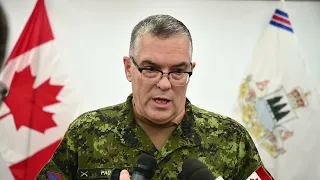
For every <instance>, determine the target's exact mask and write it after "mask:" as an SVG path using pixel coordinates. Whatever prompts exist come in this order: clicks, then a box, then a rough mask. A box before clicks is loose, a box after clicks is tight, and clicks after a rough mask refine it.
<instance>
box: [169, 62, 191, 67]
mask: <svg viewBox="0 0 320 180" xmlns="http://www.w3.org/2000/svg"><path fill="white" fill-rule="evenodd" d="M189 65H190V63H187V62H181V63H179V64H176V65H174V66H173V67H174V68H177V67H188V66H189Z"/></svg>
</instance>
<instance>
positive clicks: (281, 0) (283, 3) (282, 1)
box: [280, 0, 286, 10]
mask: <svg viewBox="0 0 320 180" xmlns="http://www.w3.org/2000/svg"><path fill="white" fill-rule="evenodd" d="M280 7H281V9H282V10H286V9H285V2H284V0H280Z"/></svg>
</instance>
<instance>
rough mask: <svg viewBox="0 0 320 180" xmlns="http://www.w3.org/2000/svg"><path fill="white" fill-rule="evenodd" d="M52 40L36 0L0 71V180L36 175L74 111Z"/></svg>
mask: <svg viewBox="0 0 320 180" xmlns="http://www.w3.org/2000/svg"><path fill="white" fill-rule="evenodd" d="M54 41H55V38H54V36H53V32H52V29H51V26H50V22H49V19H48V15H47V11H46V7H45V2H44V0H38V1H37V3H36V5H35V8H34V9H33V12H32V14H31V16H30V18H29V19H28V21H27V23H26V25H25V27H24V29H23V31H22V33H21V35H20V37H19V39H18V41H17V43H16V44H15V46H14V49H13V50H12V52H11V54H10V56H9V58H8V60H7V61H6V64H5V67H4V70H3V72H2V74H1V81H2V82H3V83H4V84H5V85H7V87H8V88H9V93H8V95H7V96H6V97H5V98H4V103H3V104H2V106H1V109H0V142H1V144H0V168H1V169H0V174H1V178H0V179H6V180H8V179H16V180H20V179H21V180H22V179H23V180H29V179H30V180H31V179H34V178H35V176H36V175H37V173H38V172H39V171H40V169H41V168H42V167H43V166H44V164H45V163H46V162H47V161H48V160H49V158H50V157H51V156H52V154H53V152H54V151H55V149H56V147H57V146H58V144H59V142H60V140H61V138H62V137H63V135H64V133H65V131H66V129H67V128H68V126H69V123H70V122H71V121H72V120H73V119H74V118H75V116H76V115H77V113H78V108H79V102H78V101H77V97H76V94H77V93H75V90H74V89H73V87H72V86H71V81H70V80H69V76H68V73H63V68H61V67H60V65H59V60H60V59H59V55H58V53H57V52H56V51H55V45H54Z"/></svg>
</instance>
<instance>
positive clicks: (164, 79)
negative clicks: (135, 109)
mask: <svg viewBox="0 0 320 180" xmlns="http://www.w3.org/2000/svg"><path fill="white" fill-rule="evenodd" d="M157 87H158V88H160V89H161V90H163V91H165V90H168V89H170V88H171V83H170V80H169V76H168V74H163V75H162V76H161V79H160V81H159V82H158V84H157Z"/></svg>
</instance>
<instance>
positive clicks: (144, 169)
mask: <svg viewBox="0 0 320 180" xmlns="http://www.w3.org/2000/svg"><path fill="white" fill-rule="evenodd" d="M156 168H157V160H156V159H155V157H153V156H151V155H150V154H147V153H142V154H141V155H140V156H139V157H138V158H137V160H136V163H135V165H134V167H133V171H134V172H137V173H139V174H141V175H143V176H145V177H146V178H149V179H151V178H152V177H153V176H154V174H155V172H156Z"/></svg>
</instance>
